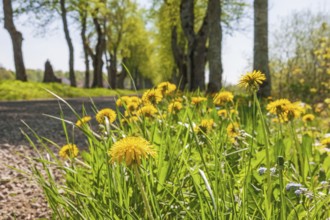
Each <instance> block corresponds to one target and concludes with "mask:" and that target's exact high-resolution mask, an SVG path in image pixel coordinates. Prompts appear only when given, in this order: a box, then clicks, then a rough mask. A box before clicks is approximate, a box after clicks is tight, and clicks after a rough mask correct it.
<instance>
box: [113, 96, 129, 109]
mask: <svg viewBox="0 0 330 220" xmlns="http://www.w3.org/2000/svg"><path fill="white" fill-rule="evenodd" d="M129 101H130V97H129V96H122V97H120V98H119V99H117V101H116V105H117V106H118V107H122V106H124V105H127V104H128V102H129Z"/></svg>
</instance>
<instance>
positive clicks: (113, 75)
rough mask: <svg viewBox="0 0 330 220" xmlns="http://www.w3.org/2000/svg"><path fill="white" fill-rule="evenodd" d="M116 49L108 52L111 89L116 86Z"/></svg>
mask: <svg viewBox="0 0 330 220" xmlns="http://www.w3.org/2000/svg"><path fill="white" fill-rule="evenodd" d="M116 81H117V51H116V49H114V52H113V53H111V54H110V87H111V89H116V88H117V83H116Z"/></svg>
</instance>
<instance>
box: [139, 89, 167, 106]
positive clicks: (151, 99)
mask: <svg viewBox="0 0 330 220" xmlns="http://www.w3.org/2000/svg"><path fill="white" fill-rule="evenodd" d="M162 99H163V95H162V93H161V91H160V90H157V89H149V90H147V91H145V92H144V93H143V95H142V101H143V103H145V104H152V105H156V104H158V103H159V102H161V101H162Z"/></svg>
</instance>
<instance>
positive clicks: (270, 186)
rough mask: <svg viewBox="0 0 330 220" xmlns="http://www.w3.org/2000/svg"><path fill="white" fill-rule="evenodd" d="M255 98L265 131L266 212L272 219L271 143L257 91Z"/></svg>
mask: <svg viewBox="0 0 330 220" xmlns="http://www.w3.org/2000/svg"><path fill="white" fill-rule="evenodd" d="M254 96H255V97H254V99H255V100H256V104H257V108H258V112H259V114H260V120H261V124H262V132H263V136H264V142H265V143H264V144H265V151H266V164H267V198H266V199H267V202H266V204H267V206H266V212H267V218H268V219H270V217H271V212H272V211H271V208H272V206H271V196H272V182H271V181H272V180H271V176H270V158H269V143H268V132H267V129H266V122H265V119H264V117H263V114H262V111H261V107H260V103H259V100H258V99H257V97H256V96H257V95H256V93H254Z"/></svg>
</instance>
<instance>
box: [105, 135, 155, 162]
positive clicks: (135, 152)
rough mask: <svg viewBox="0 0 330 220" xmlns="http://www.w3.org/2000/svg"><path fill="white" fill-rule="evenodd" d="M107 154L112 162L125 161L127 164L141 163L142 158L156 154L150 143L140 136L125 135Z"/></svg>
mask: <svg viewBox="0 0 330 220" xmlns="http://www.w3.org/2000/svg"><path fill="white" fill-rule="evenodd" d="M108 154H109V156H110V157H111V162H112V163H114V162H117V163H121V162H122V161H125V163H126V165H127V166H130V165H132V164H141V160H142V159H145V158H148V156H151V157H155V156H156V152H155V150H154V149H153V148H152V146H151V145H150V143H149V142H148V141H147V140H145V139H143V138H141V137H125V138H123V139H121V140H119V141H117V142H116V143H114V145H113V146H112V147H111V149H110V150H109V152H108Z"/></svg>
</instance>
